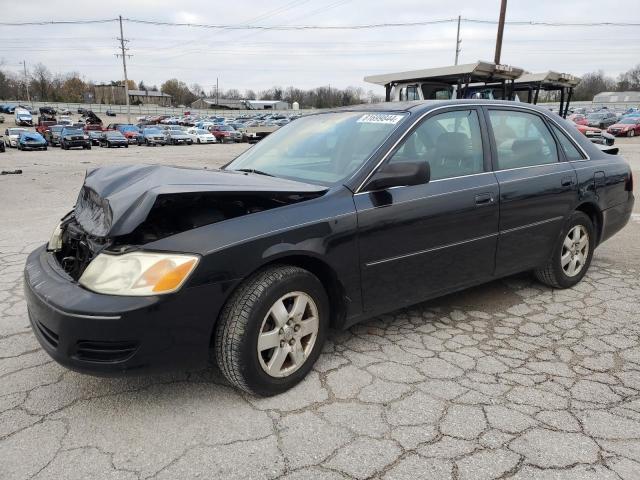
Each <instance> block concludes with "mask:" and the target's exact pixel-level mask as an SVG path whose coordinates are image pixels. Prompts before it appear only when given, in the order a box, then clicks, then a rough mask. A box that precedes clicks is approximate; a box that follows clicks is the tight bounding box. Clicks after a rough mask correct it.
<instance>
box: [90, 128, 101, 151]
mask: <svg viewBox="0 0 640 480" xmlns="http://www.w3.org/2000/svg"><path fill="white" fill-rule="evenodd" d="M103 133H104V132H103V131H102V130H89V131H88V132H87V135H88V136H89V140H91V145H95V146H96V147H97V146H99V145H100V139H101V138H102V134H103Z"/></svg>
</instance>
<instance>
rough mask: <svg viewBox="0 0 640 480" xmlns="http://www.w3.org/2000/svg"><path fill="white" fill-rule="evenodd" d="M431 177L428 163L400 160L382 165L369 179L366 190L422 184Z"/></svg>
mask: <svg viewBox="0 0 640 480" xmlns="http://www.w3.org/2000/svg"><path fill="white" fill-rule="evenodd" d="M430 179H431V168H430V167H429V163H428V162H425V161H421V162H401V163H387V164H385V165H383V166H382V167H381V168H380V169H379V170H378V171H377V172H376V173H375V174H374V175H373V177H371V180H369V183H367V185H366V187H365V188H366V189H367V190H384V189H387V188H391V187H404V186H409V185H422V184H425V183H428V182H429V180H430Z"/></svg>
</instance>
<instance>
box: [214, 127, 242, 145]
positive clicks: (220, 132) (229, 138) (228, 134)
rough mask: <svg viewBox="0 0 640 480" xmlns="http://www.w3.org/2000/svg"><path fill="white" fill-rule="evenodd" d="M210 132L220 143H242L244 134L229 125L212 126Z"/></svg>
mask: <svg viewBox="0 0 640 480" xmlns="http://www.w3.org/2000/svg"><path fill="white" fill-rule="evenodd" d="M209 131H210V132H211V134H212V135H213V136H214V137H216V140H217V141H219V142H220V143H225V142H241V141H242V133H241V132H239V131H237V130H236V129H235V128H233V127H231V126H229V125H212V126H211V127H209Z"/></svg>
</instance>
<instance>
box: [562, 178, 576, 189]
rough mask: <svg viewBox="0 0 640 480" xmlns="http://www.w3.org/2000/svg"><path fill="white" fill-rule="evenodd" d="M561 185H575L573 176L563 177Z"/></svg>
mask: <svg viewBox="0 0 640 480" xmlns="http://www.w3.org/2000/svg"><path fill="white" fill-rule="evenodd" d="M561 185H562V186H563V187H570V186H571V185H573V177H562V181H561Z"/></svg>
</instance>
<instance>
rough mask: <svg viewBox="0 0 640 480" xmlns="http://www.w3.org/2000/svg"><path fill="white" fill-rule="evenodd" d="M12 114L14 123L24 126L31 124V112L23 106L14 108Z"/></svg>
mask: <svg viewBox="0 0 640 480" xmlns="http://www.w3.org/2000/svg"><path fill="white" fill-rule="evenodd" d="M14 116H15V121H16V125H21V126H26V127H30V126H31V125H33V115H31V112H30V111H29V110H27V109H25V108H16V109H15V113H14Z"/></svg>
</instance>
